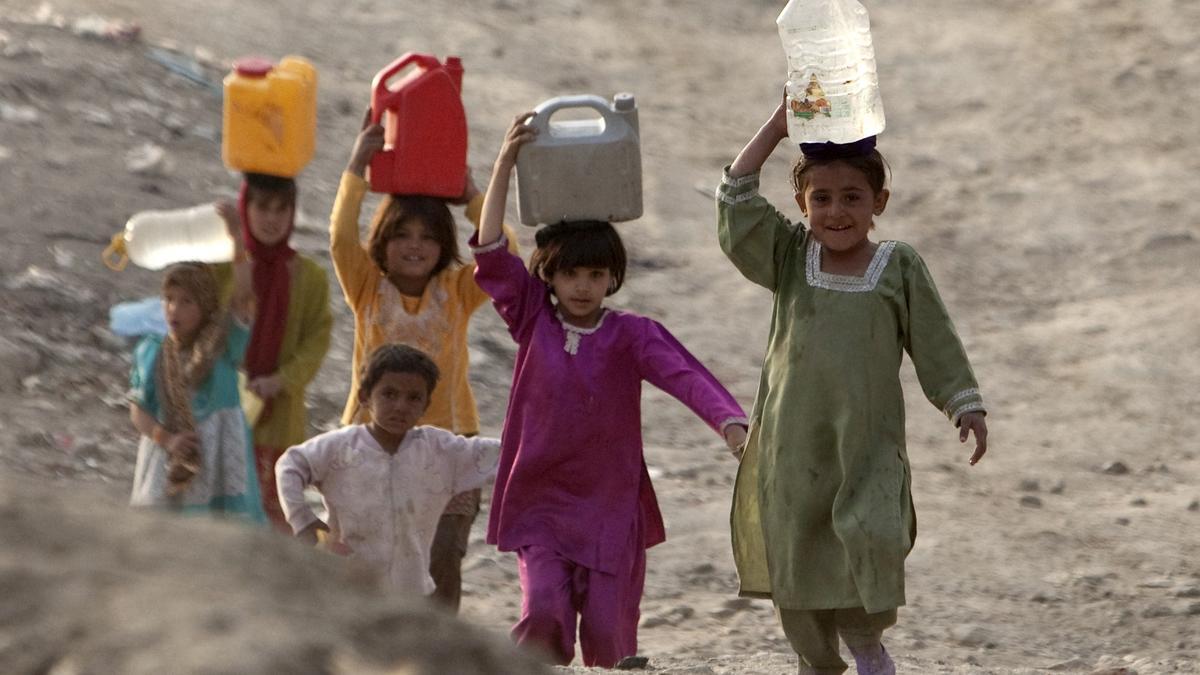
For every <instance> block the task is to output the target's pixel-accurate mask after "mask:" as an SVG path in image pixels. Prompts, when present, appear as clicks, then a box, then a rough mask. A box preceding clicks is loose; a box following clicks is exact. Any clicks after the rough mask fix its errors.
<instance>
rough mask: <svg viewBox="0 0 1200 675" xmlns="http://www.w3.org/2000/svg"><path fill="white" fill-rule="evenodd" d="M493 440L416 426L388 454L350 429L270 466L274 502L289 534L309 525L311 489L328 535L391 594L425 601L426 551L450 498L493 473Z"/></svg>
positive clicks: (429, 588)
mask: <svg viewBox="0 0 1200 675" xmlns="http://www.w3.org/2000/svg"><path fill="white" fill-rule="evenodd" d="M499 458H500V441H499V440H497V439H494V438H482V437H478V436H476V437H473V438H465V437H463V436H459V435H457V434H454V433H451V432H449V431H446V430H444V429H439V428H436V427H416V428H414V429H412V430H410V431H409V432H408V433H407V434H405V436H404V440H403V441H402V442H401V443H400V447H399V448H398V449H397V450H396V453H395V454H389V453H387V452H384V450H383V448H381V447H380V446H379V443H378V442H376V441H375V438H374V437H373V436H371V433H370V432H369V431H367V428H366V426H364V425H361V424H355V425H351V426H348V427H344V428H342V429H337V430H335V431H330V432H327V433H324V434H321V435H320V436H316V437H314V438H311V439H309V440H308V441H306V442H304V443H302V444H300V445H297V446H294V447H292V448H290V449H288V451H287V452H285V453H284V454H283V457H281V458H280V459H279V462H277V463H276V464H275V478H276V482H277V484H278V487H279V501H280V503H281V504H282V505H283V512H284V514H285V515H286V516H287V520H288V523H289V524H290V525H291V526H292V531H293V532H300V531H301V530H303V529H304V528H306V527H308V526H309V525H311V524H312V523H314V522H316V521H317V516H316V514H315V513H313V511H312V509H311V508H309V506H308V504H307V503H305V501H304V494H303V493H304V488H305V487H306V486H309V485H314V486H316V488H317V489H318V490H319V491H320V493H321V496H322V498H323V499H324V500H325V507H326V508H327V509H328V510H329V522H328V523H327V524H328V525H329V529H330V536H331V537H332V538H333V540H334V541H337V542H340V543H342V544H344V545H345V546H347V547H348V548H349V549H350V550H351V551H352V553H351V555H352V557H354V558H358V559H360V560H363V561H365V562H367V563H368V564H370V565H372V566H373V567H375V568H376V569H378V570H379V572H380V573H381V574H382V575H384V576H385V577H386V578H387V580H388V582H389V583H390V585H391V587H392V588H394V589H396V590H398V591H401V592H404V593H412V594H420V595H429V594H430V593H432V592H433V590H434V583H433V579H432V578H430V576H429V549H430V547H431V546H432V545H433V537H434V533H435V532H436V530H437V523H438V519H439V518H440V517H441V515H442V510H443V509H445V507H446V504H447V503H448V502H449V501H450V499H451V498H452V497H453V496H454V495H455V494H458V493H460V492H465V491H467V490H473V489H475V488H477V487H480V486H482V485H483V484H484V483H485V482H487V480H488V479H489V478H491V477H492V476H495V474H496V464H497V462H498V461H499Z"/></svg>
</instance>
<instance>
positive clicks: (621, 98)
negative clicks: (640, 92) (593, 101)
mask: <svg viewBox="0 0 1200 675" xmlns="http://www.w3.org/2000/svg"><path fill="white" fill-rule="evenodd" d="M636 107H637V99H635V98H634V97H633V94H630V93H629V92H627V91H626V92H621V93H620V94H617V95H616V96H613V109H614V110H618V111H620V112H628V111H630V110H633V109H634V108H636Z"/></svg>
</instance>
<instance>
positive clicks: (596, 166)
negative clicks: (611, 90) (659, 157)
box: [517, 94, 642, 226]
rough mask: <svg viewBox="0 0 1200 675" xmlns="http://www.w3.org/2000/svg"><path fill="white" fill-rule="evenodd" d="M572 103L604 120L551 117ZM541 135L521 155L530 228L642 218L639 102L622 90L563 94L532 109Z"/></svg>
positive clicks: (521, 202) (520, 206)
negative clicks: (610, 96) (602, 93)
mask: <svg viewBox="0 0 1200 675" xmlns="http://www.w3.org/2000/svg"><path fill="white" fill-rule="evenodd" d="M571 108H590V109H592V110H594V111H596V112H597V113H599V114H600V117H598V118H591V119H582V120H559V121H555V120H554V119H553V117H554V114H555V113H557V112H559V111H562V110H567V109H571ZM534 112H535V113H536V114H535V115H534V117H533V119H532V120H530V122H529V124H530V125H531V126H533V127H534V128H535V129H537V130H538V135H537V138H535V139H534V140H533V141H530V142H529V143H527V144H525V145H524V146H523V147H522V148H521V154H519V155H518V156H517V214H518V216H519V218H520V220H521V222H522V223H524V224H525V225H534V226H536V225H539V224H543V223H556V222H558V221H560V220H606V221H609V222H616V221H622V220H633V219H634V218H639V217H641V215H642V153H641V142H640V140H639V135H638V113H637V103H636V101H635V100H634V97H633V94H617V95H616V96H615V97H613V101H612V104H609V102H608V101H606V100H604V99H603V98H600V97H599V96H559V97H557V98H552V99H550V100H549V101H546V102H544V103H542V104H541V105H539V106H538V107H537V108H534Z"/></svg>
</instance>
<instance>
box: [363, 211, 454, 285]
mask: <svg viewBox="0 0 1200 675" xmlns="http://www.w3.org/2000/svg"><path fill="white" fill-rule="evenodd" d="M409 220H416V221H418V222H421V223H424V224H425V226H426V227H428V228H429V231H430V233H431V234H432V235H433V238H434V240H436V241H437V243H438V246H440V247H441V249H442V253H441V255H440V256H439V257H438V261H437V264H436V265H434V267H433V274H437V273H438V272H441V271H442V270H444V269H446V268H447V267H449V266H450V265H451V263H453V264H457V265H461V264H462V262H463V260H462V256H461V255H460V254H459V252H458V230H457V228H456V227H455V224H454V216H453V215H451V213H450V208H449V207H447V206H446V202H445V201H444V200H441V199H438V198H437V197H427V196H425V195H387V196H385V197H384V198H383V200H382V201H380V202H379V208H377V209H375V215H374V216H373V217H372V218H371V229H370V232H371V234H370V236H369V238H368V240H367V251H368V252H369V253H370V254H371V259H372V260H374V261H375V264H376V265H378V266H379V269H380V270H381V271H382V272H383V273H384V274H387V244H388V242H389V241H391V240H392V239H395V238H396V237H397V236H399V233H400V226H401V225H403V224H404V223H405V222H406V221H409Z"/></svg>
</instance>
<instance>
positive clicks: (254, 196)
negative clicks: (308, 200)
mask: <svg viewBox="0 0 1200 675" xmlns="http://www.w3.org/2000/svg"><path fill="white" fill-rule="evenodd" d="M244 175H245V179H246V203H247V204H249V203H250V202H257V203H260V204H261V203H264V202H271V201H275V200H279V201H282V202H283V203H284V204H287V205H289V206H295V205H296V181H295V180H293V179H291V178H284V177H282V176H272V175H270V174H266V173H247V174H244Z"/></svg>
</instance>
